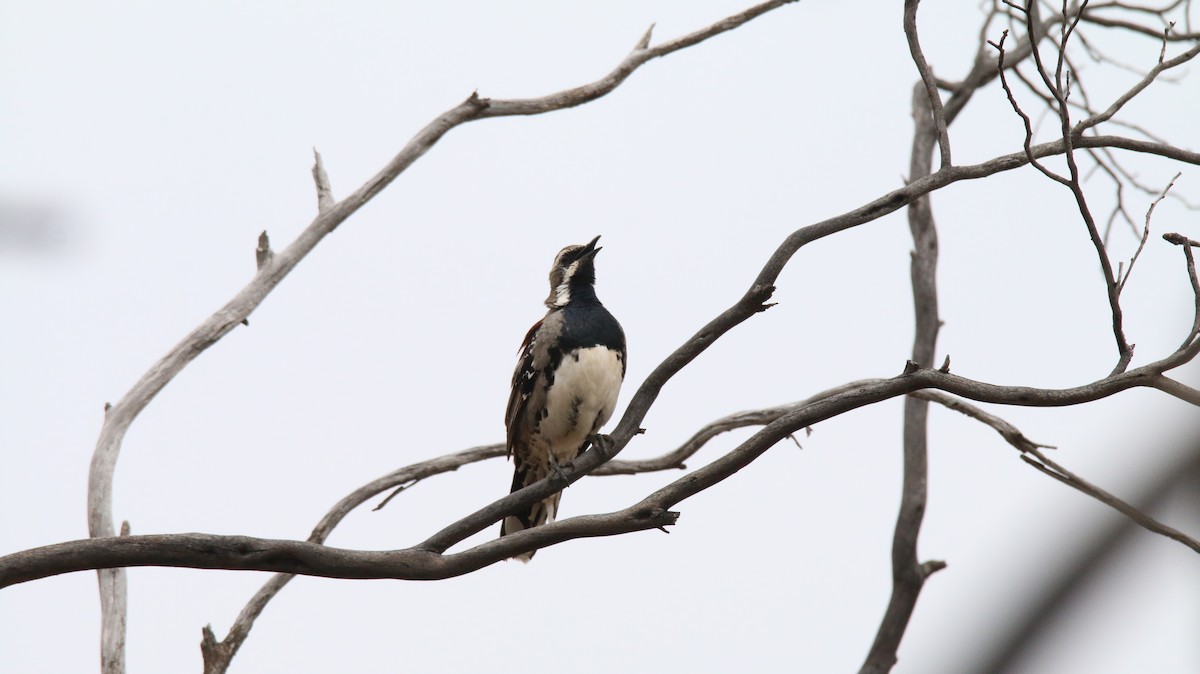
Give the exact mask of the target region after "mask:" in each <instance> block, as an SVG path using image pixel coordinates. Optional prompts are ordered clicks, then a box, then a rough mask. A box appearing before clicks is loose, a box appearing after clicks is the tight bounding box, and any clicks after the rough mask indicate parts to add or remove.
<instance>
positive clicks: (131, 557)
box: [0, 344, 1200, 587]
mask: <svg viewBox="0 0 1200 674" xmlns="http://www.w3.org/2000/svg"><path fill="white" fill-rule="evenodd" d="M1197 351H1200V348H1197V346H1196V344H1193V345H1192V346H1190V347H1189V348H1188V349H1185V350H1181V351H1177V352H1175V353H1173V354H1171V355H1170V356H1168V357H1166V358H1164V359H1162V360H1159V361H1156V362H1154V363H1150V364H1148V365H1144V366H1142V367H1139V368H1134V369H1131V370H1127V371H1125V372H1122V373H1119V374H1115V375H1111V376H1109V377H1105V378H1104V379H1101V380H1098V381H1096V382H1092V383H1090V384H1086V385H1083V386H1077V387H1074V388H1068V389H1037V388H1032V387H1024V386H997V385H994V384H988V383H984V382H978V381H973V380H970V379H966V378H964V377H960V376H958V375H955V374H950V373H946V372H941V371H939V370H933V369H928V368H912V369H910V371H908V372H906V373H905V374H902V375H900V376H898V377H894V378H892V379H885V380H882V381H880V382H878V383H869V384H866V385H864V386H862V387H860V388H857V389H854V390H850V391H846V392H843V393H839V394H835V395H832V396H829V397H828V398H824V399H821V400H818V401H815V402H813V403H811V404H809V405H806V406H804V407H803V408H801V409H798V410H795V411H792V412H788V413H786V414H784V415H783V416H781V417H779V418H778V419H776V420H775V421H773V422H771V423H769V424H767V426H765V427H764V428H763V429H762V430H760V431H758V432H757V433H755V434H754V435H753V436H751V437H750V438H749V439H747V440H746V441H745V442H743V443H742V444H741V445H739V446H738V447H737V448H735V449H734V450H732V451H731V452H729V453H728V454H726V455H724V456H722V457H721V458H719V459H717V460H716V461H714V462H712V463H710V464H708V465H707V466H705V467H703V468H700V469H698V470H696V471H693V472H691V473H689V474H687V475H685V476H684V477H682V478H680V479H678V480H676V481H674V482H672V483H671V484H669V485H667V486H665V487H663V488H662V489H659V490H658V491H656V492H654V493H653V494H650V495H649V496H647V497H646V498H645V499H643V500H641V501H639V502H638V503H636V504H634V505H632V506H630V507H629V508H626V509H624V510H620V511H617V512H613V513H608V514H605V515H585V516H580V517H573V518H569V519H566V520H562V521H559V522H555V523H552V524H548V525H545V526H541V527H535V528H533V529H527V530H524V531H521V532H518V533H516V534H512V535H509V536H504V537H502V538H498V539H493V540H489V541H486V542H484V543H481V544H479V545H477V546H475V547H472V548H469V549H467V550H464V551H462V552H458V553H451V554H439V553H438V552H436V551H432V550H430V549H429V546H428V545H427V544H424V543H423V544H421V545H418V546H416V547H412V548H407V549H403V550H394V551H378V552H373V551H358V550H342V549H338V548H331V547H326V546H323V545H318V544H315V543H309V542H301V541H279V540H269V539H261V538H253V537H248V536H216V535H209V534H162V535H150V536H128V537H116V536H113V537H106V538H89V539H83V540H79V541H71V542H66V543H58V544H54V545H49V546H44V547H39V548H33V549H30V550H24V551H21V552H16V553H12V554H9V555H6V556H3V557H0V587H7V586H9V585H14V584H17V583H23V582H28V581H31V580H36V579H38V578H45V577H48V576H53V575H58V574H62V573H70V572H73V571H84V570H91V569H97V568H114V567H118V566H179V567H188V568H203V569H234V570H255V571H274V572H283V573H298V574H304V575H314V576H323V577H330V578H395V579H402V580H436V579H441V578H449V577H453V576H458V575H462V574H464V573H470V572H471V571H474V570H477V569H479V568H482V567H484V566H487V565H490V564H493V563H495V562H498V561H501V560H504V559H507V558H509V557H512V556H514V555H517V554H521V553H523V552H528V551H530V550H534V549H538V548H542V547H547V546H550V545H554V544H557V543H561V542H563V541H566V540H571V539H575V538H584V537H595V536H612V535H618V534H623V533H630V532H633V531H645V530H649V529H657V528H659V527H663V526H670V525H672V524H674V523H675V521H676V519H677V518H678V513H674V512H671V511H669V510H668V509H669V508H671V507H672V506H674V505H676V504H678V503H680V502H681V501H683V500H685V499H687V498H689V497H691V496H694V495H695V494H698V493H700V492H701V491H704V490H705V489H708V488H710V487H712V486H713V485H715V484H718V483H720V482H721V481H723V480H725V479H726V478H728V477H730V476H731V475H733V474H734V473H736V472H737V471H739V470H741V469H742V468H744V467H745V466H747V465H749V463H750V462H752V461H753V460H754V459H756V458H757V457H758V456H761V455H762V453H763V452H765V451H766V450H767V449H769V448H770V447H772V446H774V445H775V444H776V443H778V442H779V441H780V440H783V439H786V438H787V436H788V435H790V434H791V433H794V432H796V431H797V430H799V429H802V428H805V427H807V426H811V425H813V424H816V423H819V422H820V421H824V420H826V419H830V418H832V417H834V416H838V415H840V414H844V413H846V412H848V411H850V410H853V409H857V408H859V407H863V406H866V405H870V404H874V403H877V402H880V401H882V400H886V399H889V398H893V397H896V396H899V395H906V394H909V393H913V392H915V391H920V390H922V389H938V390H942V391H946V392H949V393H953V394H955V395H958V396H961V397H965V398H968V399H971V400H976V401H979V402H989V403H996V404H1004V405H1022V406H1036V407H1060V406H1067V405H1077V404H1080V403H1085V402H1091V401H1093V400H1099V399H1101V398H1105V397H1108V396H1111V395H1114V394H1116V393H1119V392H1120V391H1124V390H1127V389H1129V388H1134V387H1138V386H1147V385H1150V384H1149V382H1152V381H1153V380H1154V379H1155V378H1156V377H1158V376H1159V375H1161V373H1162V372H1163V371H1165V370H1168V369H1171V368H1174V367H1178V366H1179V365H1182V364H1184V363H1186V362H1188V361H1189V360H1191V359H1192V358H1194V357H1195V356H1196V352H1197ZM598 453H599V452H597V450H596V449H595V448H593V449H590V450H588V452H586V453H585V455H584V456H588V455H593V456H594V455H596V454H598ZM581 472H582V471H581V469H580V467H579V466H576V467H574V468H567V469H566V470H565V471H564V473H565V477H566V479H567V480H571V481H573V480H574V479H578V477H579V473H581ZM551 482H552V481H551V480H544V481H542V482H539V483H536V484H534V485H531V486H529V487H526V488H525V489H523V490H521V491H518V492H514V493H513V494H512V495H510V496H509V497H506V498H504V499H500V500H499V501H497V502H495V503H494V504H492V505H490V506H487V507H485V508H484V509H483V510H482V511H481V512H484V513H488V517H490V518H491V521H490V522H488V523H487V525H490V524H491V523H494V522H496V521H499V519H500V518H501V517H503V516H504V515H505V514H507V512H510V511H511V510H514V509H516V508H518V507H520V506H521V505H523V504H522V503H521V499H522V498H527V499H528V501H530V502H532V501H533V500H537V499H538V498H544V497H545V496H546V495H548V494H549V493H550V492H552V491H557V490H558V489H561V486H555V485H552V484H551ZM543 489H544V490H545V493H544V494H543V493H542V490H543ZM487 525H485V526H487Z"/></svg>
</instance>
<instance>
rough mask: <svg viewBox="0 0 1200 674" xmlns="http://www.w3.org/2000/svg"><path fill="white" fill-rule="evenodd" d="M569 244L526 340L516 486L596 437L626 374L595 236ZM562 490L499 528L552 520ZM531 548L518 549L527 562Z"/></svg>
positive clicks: (511, 406) (510, 414)
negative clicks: (603, 297) (600, 292)
mask: <svg viewBox="0 0 1200 674" xmlns="http://www.w3.org/2000/svg"><path fill="white" fill-rule="evenodd" d="M599 240H600V237H599V236H597V237H596V238H594V239H592V240H591V241H590V242H588V243H587V244H584V245H571V246H567V247H566V248H563V249H562V250H560V251H559V252H558V255H556V256H555V257H554V264H553V265H551V267H550V295H549V296H548V297H547V298H546V301H545V305H546V307H547V309H548V311H547V312H546V315H545V316H543V317H542V320H540V321H538V322H537V323H534V325H533V327H532V328H530V329H529V332H528V333H527V334H526V335H525V340H524V341H523V342H522V344H521V349H520V352H519V353H520V355H519V357H518V359H517V368H516V370H515V371H514V372H513V377H512V392H511V393H510V394H509V397H508V408H507V410H506V413H505V415H504V425H505V428H506V429H507V447H508V456H509V458H511V459H512V460H513V464H514V471H513V480H512V489H511V490H510V493H511V492H514V491H517V490H519V489H522V488H524V487H527V486H529V485H531V484H533V483H535V482H538V481H539V480H542V479H544V478H546V477H548V476H549V475H551V474H552V473H559V472H560V471H561V466H562V465H563V464H565V463H568V462H570V461H572V460H573V459H574V458H575V457H577V456H579V454H580V453H582V451H583V450H584V448H585V447H586V446H587V444H588V443H589V442H590V441H595V440H596V439H597V438H598V436H597V433H598V432H599V430H600V428H601V427H602V426H604V424H605V422H607V421H608V419H609V417H611V416H612V413H613V409H614V408H615V406H616V403H617V394H618V393H619V392H620V390H621V382H622V381H624V379H625V366H626V350H625V332H624V330H622V329H621V324H620V323H618V322H617V319H616V318H613V315H612V314H610V313H609V312H608V309H605V308H604V305H603V304H601V303H600V299H599V298H598V297H596V288H595V283H596V267H595V259H596V254H597V253H599V252H600V248H599V247H598V246H597V245H596V243H597V242H598V241H599ZM561 497H562V492H556V493H555V494H553V495H551V496H549V497H547V498H546V499H544V500H541V501H538V502H536V503H533V504H532V505H530V506H529V507H528V509H527V510H524V511H522V512H518V513H516V514H513V515H509V516H507V517H505V518H504V521H503V522H502V523H501V525H500V535H501V536H505V535H508V534H512V533H516V532H518V531H522V530H524V529H530V528H532V527H536V526H541V525H543V524H546V523H548V522H553V521H554V517H555V515H556V514H557V512H558V503H559V499H560V498H561ZM532 558H533V551H531V552H527V553H523V554H520V555H517V556H515V557H514V558H513V559H519V560H520V561H522V562H528V561H529V560H530V559H532Z"/></svg>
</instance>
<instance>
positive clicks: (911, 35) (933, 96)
mask: <svg viewBox="0 0 1200 674" xmlns="http://www.w3.org/2000/svg"><path fill="white" fill-rule="evenodd" d="M919 4H921V0H904V35H905V37H906V38H907V39H908V52H909V54H911V55H912V59H913V63H914V64H916V66H917V72H918V73H920V75H921V82H922V83H923V84H924V85H925V92H926V94H927V95H928V96H929V109H930V110H932V114H933V122H934V126H935V128H936V129H937V137H938V147H939V148H941V156H942V164H941V167H942V168H946V167H947V166H950V165H952V164H953V162H952V161H951V160H950V133H949V131H948V130H947V129H946V115H945V113H944V112H943V111H942V97H941V95H940V94H939V93H938V87H937V81H936V80H935V79H934V77H933V71H931V70H930V69H929V63H928V62H927V61H926V60H925V54H924V52H922V51H921V42H920V39H919V37H918V35H917V5H919Z"/></svg>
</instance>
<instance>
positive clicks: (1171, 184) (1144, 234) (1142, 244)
mask: <svg viewBox="0 0 1200 674" xmlns="http://www.w3.org/2000/svg"><path fill="white" fill-rule="evenodd" d="M1181 175H1183V173H1176V174H1175V177H1174V178H1171V182H1169V183H1167V186H1166V187H1164V188H1163V191H1162V193H1161V194H1159V195H1158V198H1157V199H1155V200H1154V201H1152V202H1150V208H1147V209H1146V227H1145V228H1144V229H1143V230H1142V239H1141V241H1139V242H1138V247H1137V250H1136V251H1134V253H1133V257H1131V258H1130V259H1129V266H1128V267H1126V269H1125V275H1124V276H1123V277H1121V279H1120V282H1119V283H1118V284H1117V294H1118V295H1120V294H1121V291H1123V290H1125V283H1126V282H1127V281H1129V275H1130V274H1132V273H1133V265H1134V264H1136V263H1137V261H1138V258H1139V257H1141V255H1142V249H1143V248H1145V247H1146V239H1149V238H1150V217H1151V216H1152V215H1154V207H1155V206H1158V203H1159V202H1160V201H1162V200H1163V199H1166V198H1167V192H1170V191H1171V188H1172V187H1174V186H1175V181H1176V180H1178V179H1179V176H1181Z"/></svg>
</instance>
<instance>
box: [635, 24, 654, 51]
mask: <svg viewBox="0 0 1200 674" xmlns="http://www.w3.org/2000/svg"><path fill="white" fill-rule="evenodd" d="M654 26H655V24H653V23H652V24H650V27H649V28H647V29H646V33H645V34H644V35H642V39H640V40H638V43H637V45H635V46H634V49H635V50H642V49H648V48H649V47H650V37H651V36H652V35H653V34H654Z"/></svg>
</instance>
